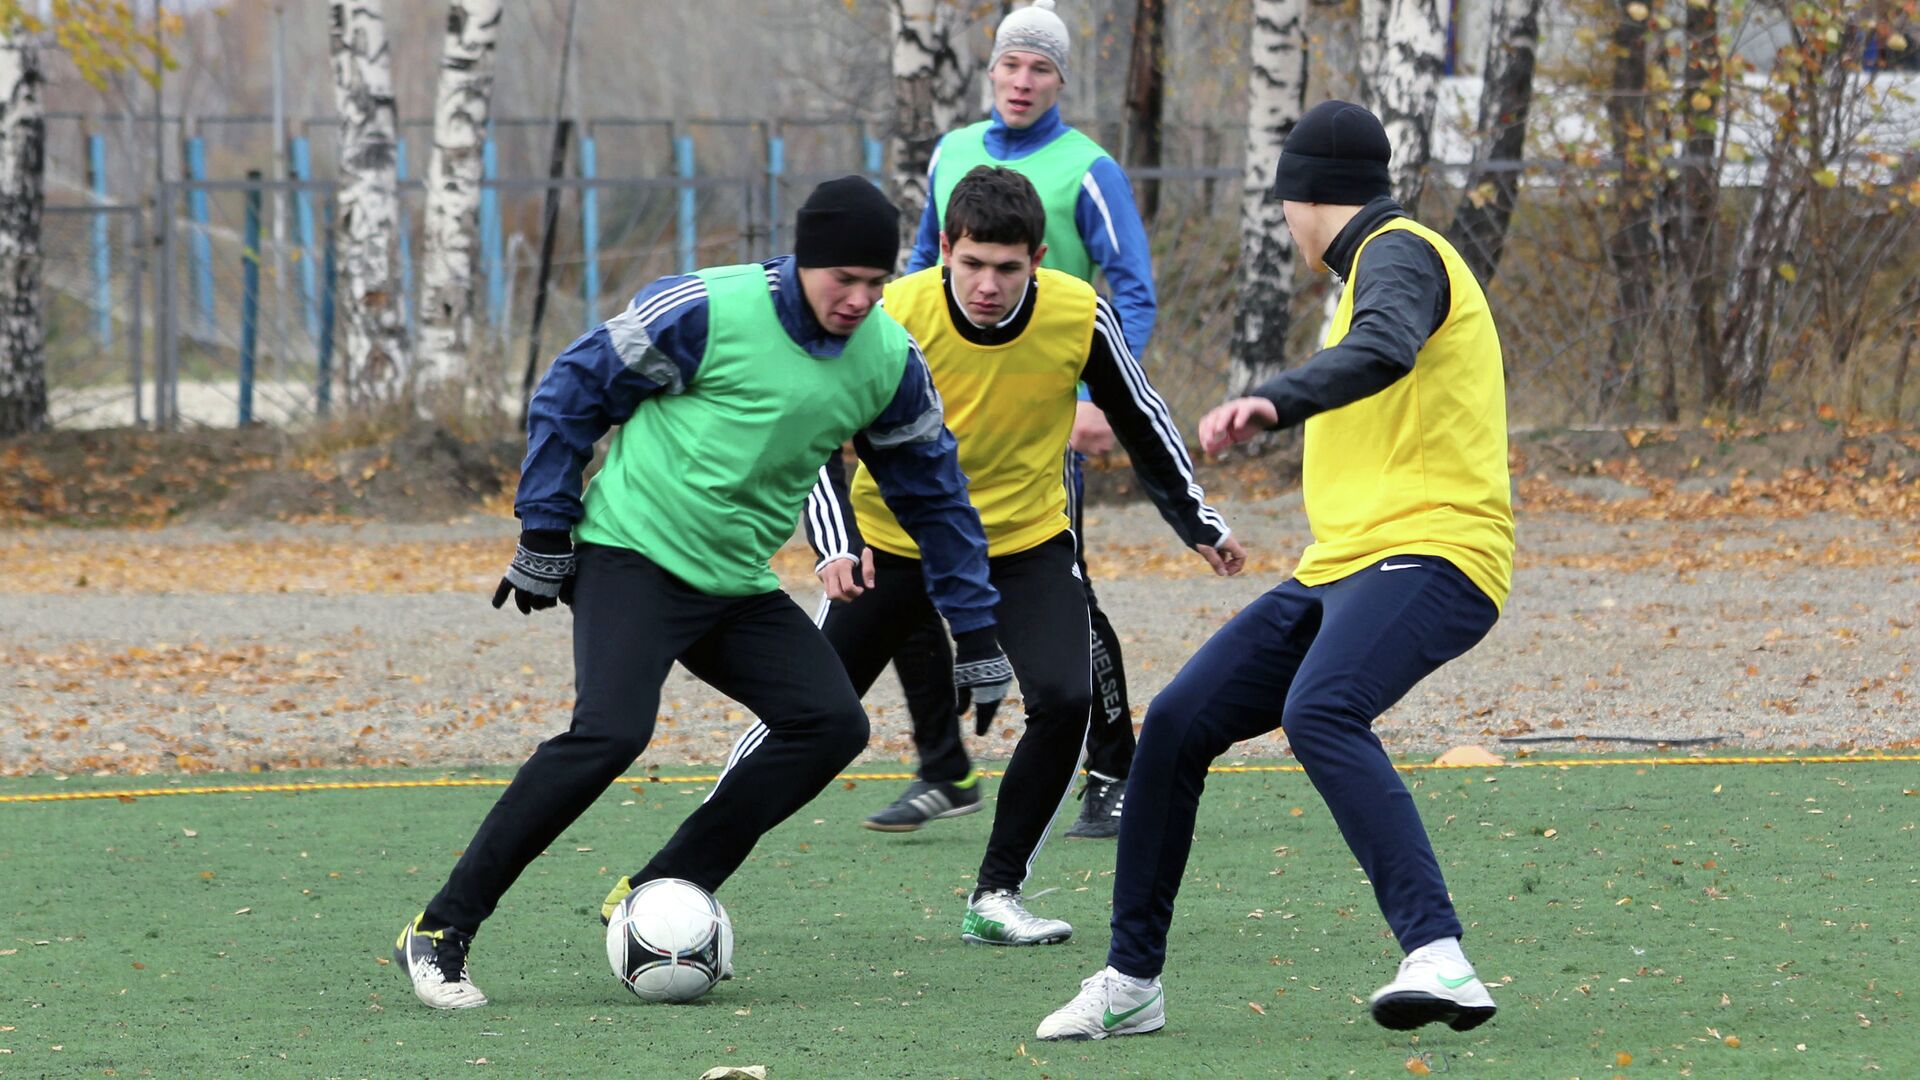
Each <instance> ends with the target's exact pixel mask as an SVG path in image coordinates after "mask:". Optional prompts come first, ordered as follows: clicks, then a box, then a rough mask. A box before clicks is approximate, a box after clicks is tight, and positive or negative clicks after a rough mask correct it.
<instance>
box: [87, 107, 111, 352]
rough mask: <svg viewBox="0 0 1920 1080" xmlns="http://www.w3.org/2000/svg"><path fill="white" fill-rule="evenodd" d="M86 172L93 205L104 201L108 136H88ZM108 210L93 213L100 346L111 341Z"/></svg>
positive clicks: (95, 309)
mask: <svg viewBox="0 0 1920 1080" xmlns="http://www.w3.org/2000/svg"><path fill="white" fill-rule="evenodd" d="M87 175H88V180H89V183H90V186H91V187H92V189H93V202H94V205H95V206H104V205H106V202H107V138H106V136H104V135H89V136H87ZM107 217H108V215H107V213H106V212H105V211H101V212H100V213H97V214H95V215H93V336H94V339H95V340H96V341H97V342H98V343H99V344H100V346H101V347H102V348H104V347H106V346H109V345H112V344H113V243H112V241H111V240H110V239H109V238H108V234H107Z"/></svg>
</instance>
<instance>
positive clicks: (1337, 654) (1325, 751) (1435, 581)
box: [1107, 555, 1498, 978]
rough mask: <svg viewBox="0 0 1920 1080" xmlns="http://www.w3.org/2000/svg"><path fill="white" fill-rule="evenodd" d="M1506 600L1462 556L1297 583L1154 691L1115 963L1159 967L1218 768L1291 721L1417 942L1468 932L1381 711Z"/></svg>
mask: <svg viewBox="0 0 1920 1080" xmlns="http://www.w3.org/2000/svg"><path fill="white" fill-rule="evenodd" d="M1497 617H1498V612H1497V610H1496V609H1495V607H1494V605H1493V601H1492V600H1490V599H1488V597H1487V595H1486V594H1485V593H1483V592H1481V591H1480V589H1479V588H1478V587H1477V586H1475V585H1474V584H1473V582H1472V581H1470V580H1468V578H1467V576H1466V575H1465V574H1462V573H1461V572H1460V571H1459V570H1458V569H1457V568H1455V567H1454V566H1453V564H1451V563H1449V562H1447V561H1446V560H1445V559H1441V558H1437V557H1434V556H1430V555H1396V556H1391V557H1389V558H1386V559H1382V560H1381V561H1380V562H1378V563H1375V564H1373V565H1372V566H1369V567H1367V568H1366V569H1364V570H1360V571H1358V572H1356V573H1353V574H1350V575H1348V576H1347V577H1344V578H1341V579H1340V580H1338V581H1335V582H1331V583H1328V584H1326V585H1318V586H1308V585H1303V584H1301V583H1300V582H1298V581H1295V580H1288V581H1286V582H1283V583H1281V584H1280V585H1278V586H1276V587H1275V588H1274V589H1273V590H1271V591H1270V592H1268V593H1266V594H1265V595H1263V596H1261V597H1260V598H1259V599H1257V600H1255V601H1254V602H1253V603H1251V604H1249V605H1247V607H1246V608H1245V609H1243V610H1242V611H1241V612H1240V613H1239V614H1238V615H1236V616H1234V618H1233V619H1232V621H1230V622H1228V623H1227V625H1226V626H1224V627H1222V628H1221V629H1220V631H1219V632H1218V633H1216V634H1214V636H1213V637H1212V638H1211V639H1209V640H1208V642H1207V643H1206V644H1205V645H1203V646H1201V648H1200V651H1199V652H1197V653H1195V654H1194V656H1193V659H1191V660H1189V661H1187V664H1186V666H1185V667H1183V668H1182V669H1181V670H1180V673H1179V674H1178V675H1176V676H1175V677H1174V679H1173V682H1171V683H1170V684H1168V686H1167V688H1166V689H1164V690H1162V691H1161V692H1160V694H1159V695H1158V696H1157V697H1155V698H1154V700H1153V704H1152V705H1150V706H1149V707H1148V709H1147V718H1146V723H1145V725H1144V726H1143V727H1142V729H1141V732H1140V747H1139V750H1138V752H1137V753H1136V754H1135V755H1134V761H1133V775H1132V778H1131V779H1130V780H1129V782H1128V786H1127V800H1126V803H1125V806H1124V809H1123V810H1122V812H1121V818H1120V851H1119V856H1118V865H1117V868H1116V872H1115V875H1114V884H1113V944H1112V946H1111V948H1110V950H1109V952H1108V957H1107V962H1108V963H1109V964H1111V965H1112V966H1113V967H1114V968H1115V969H1117V970H1119V971H1121V972H1123V973H1125V974H1128V975H1133V976H1136V977H1139V978H1152V977H1154V976H1157V975H1159V974H1160V971H1161V969H1162V968H1163V967H1164V966H1165V963H1166V948H1167V927H1168V925H1169V923H1171V922H1172V919H1173V901H1174V897H1175V895H1176V894H1177V893H1178V892H1179V890H1180V880H1181V878H1182V876H1183V875H1184V873H1185V869H1186V864H1187V853H1188V850H1189V848H1191V847H1192V844H1193V823H1194V817H1195V814H1196V812H1197V811H1198V809H1199V805H1200V793H1201V790H1202V789H1203V788H1204V787H1205V786H1206V778H1207V766H1208V765H1209V764H1211V763H1212V762H1213V760H1214V759H1215V758H1217V757H1219V756H1220V755H1221V754H1223V753H1225V752H1226V750H1227V748H1228V747H1230V746H1232V745H1233V744H1234V743H1236V742H1239V741H1241V740H1243V739H1250V738H1253V737H1255V736H1258V735H1264V734H1266V733H1268V732H1270V731H1272V730H1273V729H1274V728H1285V729H1286V733H1287V741H1288V743H1289V744H1290V745H1291V746H1292V748H1293V753H1294V756H1295V757H1296V758H1297V759H1298V760H1299V762H1300V764H1301V765H1302V766H1303V767H1305V769H1306V773H1307V778H1308V779H1309V780H1310V781H1312V783H1313V786H1314V787H1315V789H1317V790H1318V791H1319V792H1320V797H1321V798H1322V799H1324V800H1326V803H1327V807H1328V808H1329V809H1330V810H1332V811H1333V818H1334V821H1335V822H1336V823H1338V825H1339V826H1340V833H1341V835H1342V836H1344V837H1345V838H1346V841H1347V846H1348V847H1350V848H1351V849H1352V850H1353V855H1354V858H1355V859H1356V860H1358V861H1359V863H1360V867H1361V869H1362V870H1364V871H1365V872H1366V875H1367V878H1368V880H1370V881H1371V882H1373V891H1374V897H1375V899H1376V900H1377V901H1378V902H1379V905H1380V910H1381V913H1382V914H1384V915H1385V916H1386V919H1387V924H1388V925H1389V926H1390V927H1392V929H1393V932H1394V936H1395V937H1397V938H1398V939H1399V941H1400V945H1401V947H1402V948H1403V949H1405V950H1407V951H1409V952H1411V951H1412V950H1414V949H1417V948H1419V947H1420V946H1422V945H1425V944H1427V943H1429V942H1432V941H1436V940H1439V939H1440V938H1444V937H1458V936H1459V935H1460V920H1459V919H1458V918H1457V917H1456V916H1455V915H1454V910H1453V902H1452V901H1451V900H1450V899H1449V898H1448V896H1447V885H1446V881H1445V880H1444V879H1443V878H1442V877H1441V875H1440V864H1439V863H1438V862H1437V861H1436V860H1435V859H1434V855H1433V846H1432V845H1431V844H1430V843H1429V842H1428V840H1427V832H1426V828H1425V827H1424V826H1423V825H1421V823H1420V814H1419V811H1418V810H1417V808H1416V807H1415V806H1414V801H1413V796H1412V795H1411V794H1409V793H1408V791H1407V789H1406V785H1405V784H1403V783H1401V781H1400V775H1399V774H1398V773H1397V772H1395V771H1394V768H1393V765H1392V763H1391V762H1389V761H1388V759H1387V754H1386V751H1385V750H1383V749H1382V748H1381V746H1380V740H1379V738H1378V737H1377V736H1375V735H1374V733H1373V721H1374V719H1375V718H1377V717H1378V716H1379V715H1380V714H1381V713H1383V712H1385V711H1386V710H1387V708H1388V707H1389V706H1391V705H1392V704H1393V703H1394V702H1396V701H1398V700H1400V698H1401V697H1402V696H1403V695H1404V694H1406V692H1407V691H1408V690H1410V689H1412V688H1413V686H1414V684H1415V683H1417V682H1419V681H1420V680H1421V679H1423V678H1426V677H1427V675H1428V674H1430V673H1432V672H1433V671H1434V670H1435V669H1437V668H1438V667H1439V666H1440V665H1441V664H1444V663H1446V662H1447V661H1448V660H1451V659H1453V658H1454V657H1456V656H1459V655H1460V654H1461V653H1464V652H1466V651H1467V650H1468V649H1470V648H1472V647H1473V646H1474V645H1475V644H1476V643H1477V642H1479V640H1480V639H1481V638H1482V637H1485V636H1486V633H1487V631H1488V630H1490V629H1492V627H1493V624H1494V620H1495V619H1496V618H1497Z"/></svg>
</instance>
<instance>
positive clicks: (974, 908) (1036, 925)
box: [960, 889, 1073, 945]
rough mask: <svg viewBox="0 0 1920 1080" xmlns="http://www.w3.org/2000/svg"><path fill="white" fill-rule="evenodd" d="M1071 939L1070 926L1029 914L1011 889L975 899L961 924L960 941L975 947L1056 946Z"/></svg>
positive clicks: (993, 892)
mask: <svg viewBox="0 0 1920 1080" xmlns="http://www.w3.org/2000/svg"><path fill="white" fill-rule="evenodd" d="M1072 936H1073V926H1072V925H1071V924H1070V923H1067V922H1064V921H1062V920H1060V919H1043V918H1041V917H1040V916H1038V915H1035V914H1034V913H1033V912H1031V911H1028V910H1027V906H1026V904H1025V903H1024V902H1022V900H1021V899H1020V894H1019V893H1017V892H1014V891H1013V890H1011V889H994V890H993V891H991V892H987V893H982V894H981V895H979V896H976V897H974V898H973V900H972V901H970V902H969V903H968V904H967V915H966V918H964V919H962V920H961V922H960V940H962V941H966V942H970V943H972V944H975V945H1057V944H1059V943H1060V942H1062V941H1065V940H1067V939H1068V938H1070V937H1072Z"/></svg>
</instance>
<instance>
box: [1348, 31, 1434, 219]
mask: <svg viewBox="0 0 1920 1080" xmlns="http://www.w3.org/2000/svg"><path fill="white" fill-rule="evenodd" d="M1446 49H1447V28H1446V22H1445V19H1444V16H1443V15H1442V10H1441V5H1440V3H1439V0H1360V102H1361V104H1363V105H1365V106H1366V107H1367V108H1369V109H1372V110H1373V111H1374V113H1375V114H1376V115H1378V116H1379V117H1380V123H1381V124H1382V125H1383V126H1384V127H1385V128H1386V129H1387V143H1388V145H1390V146H1392V147H1393V161H1392V163H1391V165H1390V166H1389V169H1390V171H1391V173H1392V175H1393V193H1394V196H1395V197H1396V198H1398V199H1399V200H1400V205H1401V206H1404V207H1406V210H1407V213H1409V214H1412V215H1414V216H1415V217H1418V216H1419V214H1420V195H1421V192H1422V191H1423V190H1424V188H1425V185H1426V171H1427V162H1428V161H1429V160H1430V159H1431V157H1432V148H1433V144H1432V133H1433V117H1434V113H1435V112H1436V111H1437V110H1438V108H1439V103H1440V73H1441V72H1442V71H1443V70H1444V69H1445V67H1446Z"/></svg>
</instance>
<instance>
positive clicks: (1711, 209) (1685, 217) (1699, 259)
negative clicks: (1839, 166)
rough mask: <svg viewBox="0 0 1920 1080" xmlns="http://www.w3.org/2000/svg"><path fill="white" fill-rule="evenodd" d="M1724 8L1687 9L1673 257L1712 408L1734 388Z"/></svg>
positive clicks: (1698, 5) (1711, 0)
mask: <svg viewBox="0 0 1920 1080" xmlns="http://www.w3.org/2000/svg"><path fill="white" fill-rule="evenodd" d="M1718 3H1719V0H1697V2H1694V3H1689V4H1688V5H1687V23H1686V34H1687V49H1686V55H1687V66H1686V73H1685V75H1684V77H1683V78H1682V81H1681V95H1682V100H1681V109H1680V113H1681V115H1682V116H1684V117H1685V118H1686V124H1687V130H1686V154H1685V157H1684V158H1683V159H1682V164H1681V166H1680V174H1679V176H1678V177H1677V178H1676V179H1675V185H1674V186H1675V188H1676V191H1675V196H1674V199H1673V201H1674V203H1675V204H1676V205H1675V212H1674V214H1673V242H1672V244H1671V245H1670V246H1669V251H1668V260H1669V272H1670V274H1671V275H1672V277H1673V278H1674V279H1675V280H1680V281H1685V282H1686V283H1687V294H1688V304H1687V306H1688V307H1689V308H1690V309H1691V311H1690V315H1691V317H1692V319H1693V326H1692V332H1691V334H1690V335H1689V337H1690V338H1691V345H1692V350H1691V351H1692V353H1693V356H1694V364H1695V366H1696V367H1698V369H1699V371H1700V385H1701V389H1702V391H1703V393H1704V395H1705V397H1706V400H1708V401H1713V400H1717V399H1718V398H1719V397H1720V396H1721V395H1722V394H1723V393H1724V392H1725V390H1726V384H1727V373H1726V370H1725V368H1723V367H1722V366H1721V362H1720V329H1719V325H1720V324H1719V316H1718V309H1719V280H1718V278H1719V274H1718V267H1717V266H1716V260H1715V258H1714V244H1713V236H1714V221H1715V217H1716V213H1715V211H1716V209H1717V207H1718V205H1719V201H1720V190H1719V188H1720V181H1719V176H1720V169H1719V156H1718V151H1717V149H1716V138H1715V136H1716V135H1717V134H1718V133H1719V104H1720V102H1721V101H1722V100H1723V93H1724V88H1723V87H1722V86H1721V83H1720V80H1721V77H1722V75H1721V64H1720V30H1719V26H1718V11H1717V10H1716V8H1717V5H1718Z"/></svg>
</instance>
